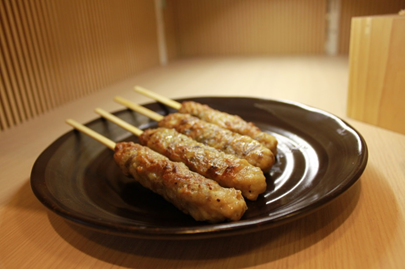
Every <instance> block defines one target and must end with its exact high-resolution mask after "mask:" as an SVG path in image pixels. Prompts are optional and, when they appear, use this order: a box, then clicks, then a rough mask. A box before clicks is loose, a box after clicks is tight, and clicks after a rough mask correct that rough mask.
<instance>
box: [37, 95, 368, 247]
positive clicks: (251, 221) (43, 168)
mask: <svg viewBox="0 0 405 269" xmlns="http://www.w3.org/2000/svg"><path fill="white" fill-rule="evenodd" d="M189 100H191V99H189ZM192 100H194V101H197V102H200V103H204V104H208V105H210V106H211V107H213V108H216V109H219V110H222V111H225V112H229V113H232V114H238V115H240V116H241V117H242V118H244V119H246V120H248V121H252V122H254V123H256V124H257V125H258V126H259V127H260V128H261V129H262V130H263V131H265V132H268V133H271V134H273V135H274V136H276V138H277V139H278V141H279V146H278V154H277V163H276V164H275V165H274V166H273V168H272V170H271V171H270V173H268V174H266V177H267V182H268V188H267V190H266V192H265V193H263V194H262V195H260V197H259V199H258V200H257V201H254V202H251V201H247V204H248V207H249V209H248V210H247V212H246V213H245V215H244V216H243V218H242V219H241V220H240V221H237V222H228V223H220V224H209V223H205V222H196V221H194V220H193V219H192V218H191V217H189V216H187V215H185V214H183V213H181V212H180V211H179V210H177V209H176V208H175V207H174V206H172V205H171V204H169V203H168V202H166V201H165V200H163V198H161V197H160V196H158V195H156V194H154V193H152V192H151V191H149V190H147V189H144V188H143V187H141V186H140V185H138V184H137V183H135V182H134V181H133V180H132V179H131V178H128V177H125V176H124V175H122V174H121V171H120V170H119V168H118V166H117V165H116V164H115V163H114V160H113V152H112V151H111V150H109V149H107V148H106V147H105V146H103V145H102V144H100V143H99V142H97V141H95V140H93V139H92V138H90V137H88V136H86V135H84V134H81V133H79V132H77V131H74V130H72V131H70V132H68V133H66V134H65V135H63V136H61V137H60V138H59V139H57V140H56V141H55V142H54V143H52V144H51V145H50V146H49V147H48V148H47V149H46V150H45V151H44V152H43V153H42V154H41V155H40V156H39V157H38V159H37V161H36V162H35V165H34V167H33V170H32V174H31V186H32V190H33V192H34V193H35V195H36V197H37V198H38V199H39V200H40V201H41V202H42V203H43V204H44V205H45V206H46V207H48V208H49V209H50V210H51V211H53V212H55V213H56V214H58V215H60V216H62V217H63V218H65V219H67V220H69V221H72V222H73V223H76V224H80V225H83V226H85V227H89V228H93V229H96V230H99V231H102V232H108V233H114V234H119V235H124V236H134V237H139V238H154V239H157V238H165V239H181V238H184V239H186V238H187V239H190V238H207V237H218V236H227V235H235V234H242V233H248V232H254V231H259V230H262V229H267V228H270V227H273V226H275V225H280V224H283V223H285V222H286V221H291V220H293V219H296V218H298V217H302V216H304V215H306V214H308V213H310V212H313V211H314V210H317V209H319V208H320V207H322V206H323V205H325V204H327V203H328V202H330V201H331V200H333V199H334V198H336V197H337V196H339V195H340V194H342V193H343V192H344V191H346V190H347V189H348V188H349V187H350V186H352V185H353V184H354V183H355V182H356V181H357V180H358V178H359V177H360V175H361V174H362V173H363V171H364V169H365V167H366V164H367V146H366V143H365V141H364V139H363V138H362V136H361V135H360V134H359V133H358V132H357V131H356V130H354V129H353V128H352V127H351V126H349V125H348V124H347V123H345V122H344V121H343V120H341V119H339V118H337V117H335V116H333V115H331V114H329V113H326V112H324V111H321V110H318V109H314V108H311V107H308V106H304V105H301V104H297V103H290V102H283V101H275V100H262V99H255V98H221V97H220V98H208V97H207V98H194V99H192ZM179 101H183V100H179ZM146 107H148V108H150V109H152V110H154V111H157V112H158V113H161V114H166V113H169V112H173V110H171V109H169V108H167V107H165V106H163V105H161V104H157V103H151V104H147V105H146ZM115 115H117V116H118V117H120V118H122V119H124V120H125V121H127V122H129V123H131V124H133V125H135V126H139V127H141V128H151V127H155V126H156V123H155V122H153V121H151V120H149V119H147V118H146V117H144V116H142V115H139V114H137V113H135V112H133V111H130V110H126V109H124V110H122V111H119V112H116V113H115ZM87 126H88V127H90V128H91V129H93V130H95V131H97V132H98V133H101V134H102V135H104V136H106V137H108V138H110V139H112V140H114V141H116V142H118V141H135V142H136V141H137V138H136V137H134V136H133V135H131V134H130V133H129V132H127V131H125V130H123V129H122V128H120V127H118V126H117V125H115V124H113V123H111V122H108V121H105V120H103V119H97V120H94V121H92V122H90V123H88V124H87Z"/></svg>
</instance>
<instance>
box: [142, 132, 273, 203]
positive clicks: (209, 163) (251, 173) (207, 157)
mask: <svg viewBox="0 0 405 269" xmlns="http://www.w3.org/2000/svg"><path fill="white" fill-rule="evenodd" d="M139 141H140V142H141V144H142V145H145V146H147V147H149V148H151V149H153V150H155V151H157V152H159V153H160V154H163V155H165V156H166V157H168V158H169V159H171V160H172V161H176V162H182V163H184V164H186V165H187V166H188V167H189V168H190V169H191V170H192V171H194V172H197V173H199V174H201V175H203V176H205V177H207V178H210V179H213V180H215V181H216V182H218V183H219V184H220V185H221V186H223V187H232V188H235V189H237V190H240V191H242V195H243V196H244V197H245V198H247V199H249V200H256V199H257V197H258V196H259V194H261V193H263V192H264V191H265V190H266V186H267V184H266V178H265V176H264V175H263V172H262V171H261V170H260V168H258V167H256V166H253V165H251V164H250V163H248V162H247V161H246V160H244V159H240V158H238V157H236V156H234V155H230V154H225V153H223V152H221V151H218V150H216V149H214V148H212V147H209V146H206V145H204V144H201V143H198V142H197V141H195V140H193V139H192V138H190V137H188V136H185V135H183V134H179V133H178V132H177V131H176V130H174V129H167V128H157V129H149V130H146V131H144V132H143V134H142V135H141V136H139Z"/></svg>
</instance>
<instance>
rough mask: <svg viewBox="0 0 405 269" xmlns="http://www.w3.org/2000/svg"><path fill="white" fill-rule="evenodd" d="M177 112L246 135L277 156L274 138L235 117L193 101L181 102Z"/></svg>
mask: <svg viewBox="0 0 405 269" xmlns="http://www.w3.org/2000/svg"><path fill="white" fill-rule="evenodd" d="M179 112H180V113H185V114H191V115H193V116H196V117H198V118H200V119H202V120H204V121H207V122H211V123H214V124H216V125H218V126H220V127H222V128H226V129H229V130H231V131H233V132H236V133H239V134H242V135H248V136H250V137H252V138H253V139H255V140H257V141H259V142H260V143H262V144H263V145H265V146H266V147H267V148H268V149H270V150H271V151H272V152H273V153H274V154H277V140H276V138H275V137H274V136H272V135H270V134H268V133H265V132H262V131H261V130H260V128H259V127H257V126H256V125H255V124H254V123H252V122H246V121H245V120H243V119H242V118H241V117H239V116H237V115H230V114H228V113H225V112H221V111H218V110H215V109H213V108H211V107H209V106H207V105H203V104H200V103H197V102H193V101H187V102H183V103H182V105H181V108H180V109H179Z"/></svg>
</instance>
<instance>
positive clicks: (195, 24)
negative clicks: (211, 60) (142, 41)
mask: <svg viewBox="0 0 405 269" xmlns="http://www.w3.org/2000/svg"><path fill="white" fill-rule="evenodd" d="M174 4H175V16H174V18H175V25H176V34H177V40H178V43H177V44H178V50H179V54H180V56H182V57H193V56H207V55H209V56H219V55H252V54H253V55H255V54H256V55H263V54H303V53H304V54H307V53H318V54H319V53H323V50H324V40H325V22H326V21H325V11H326V1H325V0H287V1H286V0H249V1H246V0H216V1H200V0H176V1H174Z"/></svg>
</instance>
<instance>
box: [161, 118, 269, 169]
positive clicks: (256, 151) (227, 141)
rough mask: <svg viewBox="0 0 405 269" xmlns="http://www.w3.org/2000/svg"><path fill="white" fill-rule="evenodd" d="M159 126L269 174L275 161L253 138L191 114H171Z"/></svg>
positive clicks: (267, 150)
mask: <svg viewBox="0 0 405 269" xmlns="http://www.w3.org/2000/svg"><path fill="white" fill-rule="evenodd" d="M159 126H160V127H165V128H174V129H176V131H178V132H179V133H182V134H185V135H187V136H189V137H191V138H192V139H194V140H196V141H198V142H200V143H203V144H206V145H208V146H211V147H214V148H216V149H217V150H220V151H223V152H225V153H228V154H232V155H235V156H237V157H239V158H242V159H245V160H247V161H248V162H249V163H250V164H252V165H254V166H257V167H259V168H260V169H262V170H263V172H269V171H270V169H271V167H272V166H273V164H274V161H275V157H274V154H273V152H272V151H271V150H269V149H268V148H266V147H264V146H263V145H262V144H261V143H259V142H258V141H256V140H254V139H253V138H251V137H249V136H246V135H240V134H238V133H234V132H232V131H230V130H228V129H224V128H221V127H219V126H217V125H215V124H212V123H208V122H205V121H203V120H200V119H198V118H196V117H193V116H191V115H189V114H181V113H173V114H169V115H167V116H166V117H164V118H163V119H162V120H160V121H159Z"/></svg>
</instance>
